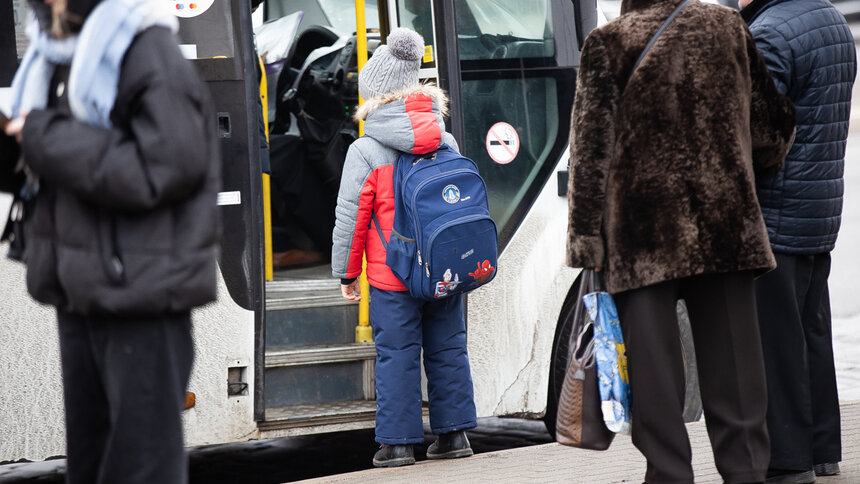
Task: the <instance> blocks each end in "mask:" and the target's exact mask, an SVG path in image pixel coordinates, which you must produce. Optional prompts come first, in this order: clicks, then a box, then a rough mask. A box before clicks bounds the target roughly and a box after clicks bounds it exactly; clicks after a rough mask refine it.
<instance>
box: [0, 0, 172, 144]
mask: <svg viewBox="0 0 860 484" xmlns="http://www.w3.org/2000/svg"><path fill="white" fill-rule="evenodd" d="M168 5H169V4H168V2H159V1H156V0H105V1H103V2H101V3H99V4H98V6H96V8H95V9H94V10H93V11H92V13H90V15H89V16H88V17H87V20H86V22H84V26H83V29H82V30H81V33H80V35H78V36H76V37H73V38H69V39H64V40H57V39H53V38H51V37H49V36H48V35H47V34H45V33H44V32H42V31H41V30H40V29H39V26H38V22H37V21H36V20H35V18H34V17H31V18H30V25H29V27H28V29H27V34H28V36H30V42H31V44H30V47H29V48H28V50H27V53H26V54H25V55H24V59H23V60H22V62H21V67H19V68H18V72H16V73H15V78H14V80H13V81H12V116H13V117H17V116H18V115H20V114H21V113H24V112H29V111H32V110H33V109H43V108H44V107H45V106H46V105H47V100H48V86H49V85H50V82H51V77H52V76H53V73H54V68H55V67H56V66H58V65H68V64H69V63H71V66H72V68H71V72H70V74H69V106H70V107H71V109H72V114H73V115H74V116H75V118H77V119H79V120H81V121H84V122H87V123H89V124H91V125H94V126H101V127H103V128H110V127H111V126H112V123H111V121H110V113H111V111H112V110H113V106H114V102H116V94H117V87H118V84H119V74H120V67H121V66H122V60H123V58H124V57H125V53H126V51H127V50H128V47H129V46H130V45H131V42H132V41H133V40H134V38H135V36H137V34H139V33H140V32H143V31H144V30H146V29H148V28H150V27H155V26H161V27H166V28H168V29H170V30H171V31H172V32H174V33H175V32H177V31H178V28H179V27H178V25H179V24H178V21H177V20H176V17H175V16H174V15H173V14H172V13H171V12H170V10H169V9H168Z"/></svg>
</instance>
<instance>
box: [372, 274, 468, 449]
mask: <svg viewBox="0 0 860 484" xmlns="http://www.w3.org/2000/svg"><path fill="white" fill-rule="evenodd" d="M370 320H371V322H372V325H373V339H374V341H375V342H376V353H377V356H376V374H375V375H376V441H377V442H379V443H381V444H418V443H422V442H424V427H423V424H422V421H421V362H420V359H421V349H422V347H423V349H424V371H425V372H426V373H427V393H428V397H429V400H430V429H431V430H432V432H433V433H434V434H444V433H448V432H454V431H457V430H464V429H471V428H474V427H475V426H476V425H477V420H476V417H475V401H474V392H473V389H472V374H471V372H470V370H469V355H468V353H467V352H466V324H465V321H464V320H463V296H461V295H460V296H453V297H449V298H445V299H442V300H439V301H422V300H420V299H415V298H413V297H412V296H410V295H409V293H408V292H405V291H404V292H400V291H385V290H382V289H377V288H375V287H371V288H370Z"/></svg>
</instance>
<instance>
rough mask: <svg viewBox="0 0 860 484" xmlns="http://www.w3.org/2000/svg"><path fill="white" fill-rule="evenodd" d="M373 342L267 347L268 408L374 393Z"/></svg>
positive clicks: (323, 402)
mask: <svg viewBox="0 0 860 484" xmlns="http://www.w3.org/2000/svg"><path fill="white" fill-rule="evenodd" d="M375 362H376V349H375V347H374V346H373V344H366V343H351V344H344V345H320V346H311V347H304V348H270V349H268V350H267V351H266V375H265V378H266V383H265V385H266V397H265V400H266V408H267V409H271V408H279V407H295V406H297V405H321V404H328V403H331V402H340V401H352V400H369V399H372V398H373V397H374V387H373V386H374V381H373V368H374V364H375Z"/></svg>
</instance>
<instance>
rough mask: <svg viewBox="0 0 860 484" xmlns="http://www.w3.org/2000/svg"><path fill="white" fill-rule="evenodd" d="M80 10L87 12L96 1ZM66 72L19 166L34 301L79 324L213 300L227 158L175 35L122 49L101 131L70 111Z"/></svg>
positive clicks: (33, 120) (146, 38) (36, 115)
mask: <svg viewBox="0 0 860 484" xmlns="http://www.w3.org/2000/svg"><path fill="white" fill-rule="evenodd" d="M81 3H82V2H75V1H74V0H69V8H70V9H75V8H77V7H78V6H79V4H81ZM83 3H86V4H88V6H87V7H86V8H87V10H86V13H89V10H91V9H92V5H94V4H95V3H97V2H83ZM72 11H73V12H76V11H75V10H72ZM77 12H81V10H77ZM68 72H69V71H68V68H58V69H57V72H56V73H55V75H54V78H53V79H52V81H51V87H50V92H49V101H48V108H47V109H44V110H35V111H33V112H31V113H29V114H28V115H27V119H26V122H25V125H24V132H23V143H22V146H21V149H22V152H23V157H24V160H25V161H26V163H27V165H28V166H29V167H30V169H31V170H32V171H33V172H34V173H35V174H36V175H38V177H39V180H40V189H39V192H38V195H37V197H36V198H35V200H33V201H32V202H30V204H29V205H30V206H29V207H28V211H27V212H28V218H27V219H26V222H25V225H24V226H25V235H26V237H25V241H26V249H25V252H24V262H25V263H26V265H27V288H28V290H29V291H30V294H31V295H32V296H33V297H34V298H35V299H36V300H38V301H40V302H43V303H47V304H51V305H54V306H56V307H57V308H58V309H60V310H62V311H66V312H70V313H74V314H80V315H98V314H109V315H135V316H140V315H147V314H164V313H178V312H184V311H187V310H189V309H191V308H193V307H195V306H199V305H202V304H205V303H207V302H210V301H212V300H214V299H215V295H216V281H217V269H216V268H217V262H216V258H217V250H218V239H219V231H220V224H219V220H218V208H217V204H216V199H217V193H218V190H219V186H220V159H219V149H218V143H217V136H216V135H215V133H216V126H215V122H214V121H215V116H214V114H213V112H212V107H211V102H210V99H209V96H208V90H207V88H206V86H205V84H203V83H202V82H201V80H200V79H199V76H198V75H197V73H196V72H195V70H194V68H193V66H192V65H191V64H190V63H189V62H188V61H186V60H185V59H184V58H183V57H182V55H181V53H180V51H179V48H178V46H177V43H176V40H175V38H174V37H173V35H172V34H171V32H170V31H169V30H168V29H165V28H163V27H153V28H150V29H148V30H146V31H144V32H142V33H140V34H139V35H138V36H137V37H136V38H135V40H134V41H133V42H132V44H131V46H130V47H129V49H128V51H127V52H126V55H125V57H124V59H123V62H122V66H121V72H120V77H119V83H118V92H117V97H116V102H115V105H114V108H113V111H112V112H111V121H112V123H113V125H114V126H113V128H112V129H104V128H100V127H95V126H91V125H89V124H87V123H84V122H81V121H78V120H76V119H75V118H74V117H73V116H72V115H71V114H70V110H69V107H68V99H67V97H66V92H67V89H65V84H66V82H67V79H68ZM0 156H3V155H0Z"/></svg>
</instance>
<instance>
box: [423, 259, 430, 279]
mask: <svg viewBox="0 0 860 484" xmlns="http://www.w3.org/2000/svg"><path fill="white" fill-rule="evenodd" d="M424 270H425V272H427V277H430V262H429V261H428V262H427V263H426V264H424Z"/></svg>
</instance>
